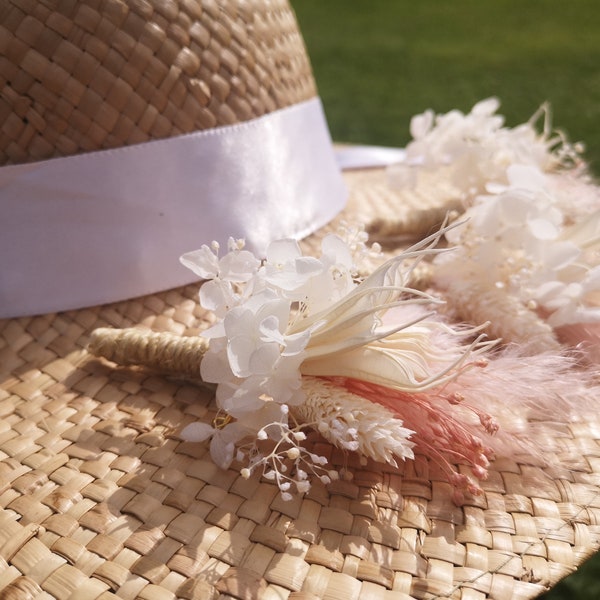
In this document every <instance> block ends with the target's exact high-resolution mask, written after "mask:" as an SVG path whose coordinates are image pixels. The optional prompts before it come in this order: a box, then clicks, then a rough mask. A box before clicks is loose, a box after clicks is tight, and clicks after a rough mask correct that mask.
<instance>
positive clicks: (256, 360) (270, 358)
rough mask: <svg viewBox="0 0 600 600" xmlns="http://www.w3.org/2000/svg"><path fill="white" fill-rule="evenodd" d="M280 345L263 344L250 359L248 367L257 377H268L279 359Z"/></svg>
mask: <svg viewBox="0 0 600 600" xmlns="http://www.w3.org/2000/svg"><path fill="white" fill-rule="evenodd" d="M279 355H280V349H279V344H274V343H273V344H268V343H267V344H263V345H261V346H259V347H258V348H257V349H256V350H255V351H254V352H253V353H252V354H251V356H250V357H249V362H248V366H249V369H250V371H251V372H252V373H253V374H255V375H268V374H269V373H270V372H271V371H272V369H273V367H274V366H275V362H276V361H277V359H278V358H279Z"/></svg>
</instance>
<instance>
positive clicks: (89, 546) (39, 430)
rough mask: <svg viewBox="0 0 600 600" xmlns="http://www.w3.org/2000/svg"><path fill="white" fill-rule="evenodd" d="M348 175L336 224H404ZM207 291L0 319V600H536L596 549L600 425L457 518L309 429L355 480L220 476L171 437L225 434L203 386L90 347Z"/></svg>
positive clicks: (500, 484) (376, 173)
mask: <svg viewBox="0 0 600 600" xmlns="http://www.w3.org/2000/svg"><path fill="white" fill-rule="evenodd" d="M346 181H347V183H348V185H349V187H350V190H351V199H350V204H349V207H348V208H347V210H346V211H344V213H343V214H342V215H340V217H339V218H338V219H339V220H341V219H345V220H349V219H352V220H354V221H358V222H361V221H362V222H371V221H372V220H373V218H374V215H380V216H381V215H385V214H394V215H395V217H396V219H397V220H400V221H401V220H402V218H403V217H402V214H401V213H398V206H399V204H398V197H397V196H396V195H395V192H393V191H391V190H390V189H389V187H388V186H386V184H385V179H384V174H383V171H382V170H369V171H356V172H353V173H349V174H346ZM446 199H447V198H446ZM405 200H406V202H405V204H404V209H406V216H407V218H408V215H409V213H410V211H411V210H414V209H415V208H418V207H419V205H420V202H421V199H419V198H413V200H410V199H405ZM411 203H412V206H411ZM434 204H435V203H434ZM404 209H402V210H404ZM433 209H435V207H433ZM425 212H427V211H425ZM430 212H431V211H430ZM434 212H435V211H434ZM336 222H337V221H334V222H333V223H332V224H330V225H329V226H328V227H327V228H326V229H327V230H331V229H334V228H335V225H336ZM424 227H426V225H424ZM323 233H324V231H322V232H320V235H322V234H323ZM318 238H319V236H318V235H315V236H312V237H311V238H310V239H309V240H307V241H306V242H305V245H306V246H307V247H308V248H310V247H311V245H312V244H315V243H316V242H317V240H318ZM197 291H198V288H197V286H187V287H185V288H181V289H175V290H171V291H168V292H164V293H160V294H155V295H152V296H147V297H143V298H138V299H134V300H129V301H125V302H120V303H116V304H112V305H107V306H102V307H97V308H91V309H82V310H79V311H71V312H66V313H59V314H50V315H42V316H37V317H24V318H18V319H12V320H5V321H1V322H0V341H1V343H2V346H1V347H0V365H1V368H0V416H1V422H0V452H1V455H0V469H1V470H0V482H1V486H0V498H1V500H2V502H1V507H2V508H1V510H0V558H1V559H2V560H0V592H1V594H2V597H6V598H13V597H14V598H25V597H27V598H29V597H31V598H38V597H39V598H42V597H52V598H58V599H59V600H74V599H75V598H78V599H79V598H82V599H86V600H88V599H89V600H96V599H98V600H100V599H102V600H107V599H108V598H111V597H117V598H144V599H155V598H156V599H160V600H163V599H166V598H169V599H171V598H173V599H175V598H186V599H190V600H191V599H201V598H202V599H206V598H217V597H220V598H239V599H250V598H283V597H288V598H304V599H308V598H330V599H334V598H339V599H341V598H343V599H352V598H374V599H379V598H380V599H389V600H391V599H397V600H400V599H403V598H404V599H408V598H423V599H431V598H459V597H460V598H463V599H466V598H469V599H481V598H514V599H523V600H524V599H526V598H532V597H535V596H537V595H538V594H540V593H542V592H543V591H545V590H547V589H548V588H549V587H550V586H551V585H552V584H554V583H555V582H557V581H558V580H559V579H561V578H562V577H564V576H565V575H567V574H569V573H571V572H572V571H573V570H574V569H576V568H577V566H578V565H579V564H581V563H582V562H583V561H584V560H585V559H586V558H587V557H588V556H589V555H590V554H591V553H592V552H594V551H595V550H596V549H597V548H598V547H599V546H600V532H599V530H598V526H597V523H598V521H599V520H600V508H599V507H600V461H598V456H600V448H599V446H598V442H597V439H598V438H599V435H598V431H599V430H600V417H598V419H596V420H587V421H586V422H585V423H579V424H568V425H567V424H565V425H563V426H554V428H553V429H552V430H551V431H548V435H549V436H552V437H553V438H555V439H557V440H558V442H557V444H556V448H557V450H556V453H555V454H554V455H553V456H551V457H548V458H549V460H548V465H549V466H547V467H540V466H531V465H530V464H528V463H527V461H526V460H524V461H523V462H522V463H521V462H519V461H518V460H517V459H514V458H512V459H510V460H509V459H507V458H503V457H498V459H497V460H496V461H495V463H493V465H492V466H491V468H490V476H489V478H488V479H487V481H483V482H482V483H481V486H482V489H483V491H484V494H483V495H482V496H479V497H476V498H471V499H468V500H467V501H466V502H465V504H464V505H463V506H461V507H458V506H456V505H455V504H454V503H453V502H452V489H451V486H450V485H449V484H448V483H447V481H446V479H445V477H444V476H443V474H442V473H440V472H439V470H438V469H437V467H436V466H435V465H434V464H432V463H430V462H428V460H427V459H425V458H424V457H422V456H419V455H417V457H416V460H415V461H407V462H405V463H403V464H401V465H400V466H399V468H393V467H391V466H387V465H381V464H378V463H374V462H372V461H368V462H367V463H366V464H363V463H362V462H361V461H360V460H359V459H358V458H357V457H356V456H353V455H351V454H346V453H343V452H342V451H340V450H338V449H335V448H334V447H332V446H330V445H329V444H327V442H325V441H324V440H323V439H321V438H320V437H319V436H318V435H316V434H314V435H313V437H312V438H310V440H309V441H310V443H311V444H314V445H315V447H318V452H319V454H321V455H324V456H327V457H328V458H329V459H330V461H331V463H332V464H333V465H334V466H335V467H341V466H346V467H348V469H349V470H350V472H351V473H352V474H353V478H352V479H351V480H345V481H335V482H332V483H331V484H329V485H328V486H325V485H323V484H320V483H319V482H316V483H315V484H314V485H313V486H312V488H311V489H310V491H309V492H308V493H307V494H306V495H304V496H300V495H297V496H295V497H294V498H293V499H292V500H291V501H285V500H283V499H282V498H281V496H280V494H279V490H278V488H277V486H276V485H273V484H272V483H270V482H268V481H266V480H264V479H262V480H261V479H260V478H259V477H258V476H253V477H251V478H250V479H244V478H242V477H241V476H240V474H239V470H236V469H234V468H232V469H230V470H228V471H223V470H221V469H219V468H218V467H217V466H216V465H215V464H214V463H213V461H212V460H211V458H210V453H209V451H208V446H207V444H198V443H186V442H182V441H181V440H180V439H179V438H178V436H177V433H178V431H180V430H181V429H182V428H183V427H184V426H185V425H186V424H188V423H190V422H192V421H197V420H205V421H206V422H211V421H212V419H213V417H214V415H215V407H214V404H213V399H212V397H211V395H210V393H209V392H207V391H206V390H204V389H203V388H201V387H199V386H196V385H194V384H193V383H192V382H189V381H180V380H176V379H173V378H169V377H166V376H162V375H161V374H158V373H154V372H148V371H145V370H142V369H136V368H114V366H113V365H110V364H108V363H106V362H105V361H103V360H100V359H96V358H94V357H92V356H90V355H89V354H88V352H87V350H86V346H87V343H88V339H89V335H90V333H91V331H92V330H93V329H95V328H97V327H131V326H139V327H148V328H151V329H153V330H156V331H169V332H172V333H176V334H180V335H195V334H197V333H198V332H200V331H201V330H202V328H203V327H205V326H206V324H207V323H208V322H209V320H210V315H208V314H207V313H205V312H204V311H203V310H202V309H201V307H200V306H199V305H198V302H197Z"/></svg>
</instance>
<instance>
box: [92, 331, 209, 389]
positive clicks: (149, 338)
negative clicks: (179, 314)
mask: <svg viewBox="0 0 600 600" xmlns="http://www.w3.org/2000/svg"><path fill="white" fill-rule="evenodd" d="M88 349H89V351H90V352H91V353H92V354H94V355H95V356H101V357H103V358H106V359H108V360H110V361H112V362H114V363H117V364H119V365H124V366H127V365H138V366H141V367H148V368H150V369H155V370H157V371H162V372H167V373H172V374H174V375H181V376H183V377H190V378H194V379H199V378H200V363H201V362H202V356H203V355H204V353H205V352H206V350H207V349H208V340H206V339H205V338H203V337H200V336H180V335H175V334H172V333H168V332H154V331H148V330H144V329H136V328H129V329H110V328H107V327H102V328H99V329H96V330H94V331H93V332H92V335H91V338H90V343H89V346H88Z"/></svg>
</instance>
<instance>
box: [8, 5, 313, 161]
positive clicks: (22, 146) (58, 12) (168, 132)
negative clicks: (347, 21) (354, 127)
mask: <svg viewBox="0 0 600 600" xmlns="http://www.w3.org/2000/svg"><path fill="white" fill-rule="evenodd" d="M3 12H4V18H3V19H2V20H1V23H0V39H2V40H3V43H2V48H3V51H2V54H1V55H0V75H1V77H2V88H1V89H0V120H1V121H2V123H3V124H4V126H3V127H2V130H1V131H0V164H10V163H25V162H31V161H35V160H43V159H47V158H53V157H58V156H70V155H74V154H78V153H81V152H87V151H93V150H102V149H109V148H117V147H121V146H126V145H130V144H135V143H141V142H145V141H149V140H153V139H162V138H167V137H171V136H175V135H179V134H185V133H192V132H194V131H200V130H206V129H211V128H214V127H219V126H222V125H231V124H234V123H240V122H244V121H248V120H250V119H253V118H255V117H259V116H261V115H264V114H267V113H269V112H272V111H274V110H277V109H280V108H284V107H286V106H290V105H292V104H295V103H298V102H301V101H303V100H307V99H309V98H312V97H314V96H315V95H316V90H315V84H314V80H313V77H312V72H311V68H310V63H309V60H308V57H307V54H306V50H305V47H304V43H303V40H302V37H301V34H300V33H299V30H298V28H297V24H296V20H295V17H294V14H293V11H292V9H291V8H290V6H289V4H288V3H287V2H286V1H285V0H273V1H270V2H257V1H252V0H250V1H244V0H219V1H218V2H217V1H216V0H105V1H103V2H96V1H92V0H84V1H80V2H75V1H58V0H46V1H44V2H31V1H29V0H11V2H10V3H9V5H8V6H7V7H5V8H4V10H3Z"/></svg>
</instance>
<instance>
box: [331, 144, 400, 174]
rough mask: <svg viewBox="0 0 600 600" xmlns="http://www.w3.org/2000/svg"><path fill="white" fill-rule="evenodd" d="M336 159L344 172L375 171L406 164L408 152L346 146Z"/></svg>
mask: <svg viewBox="0 0 600 600" xmlns="http://www.w3.org/2000/svg"><path fill="white" fill-rule="evenodd" d="M335 157H336V160H337V163H338V166H339V167H340V169H343V170H351V169H373V168H381V167H389V166H390V165H395V164H397V163H401V162H404V161H405V160H406V151H405V150H404V148H390V147H387V146H346V147H342V148H338V149H337V150H336V152H335Z"/></svg>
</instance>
